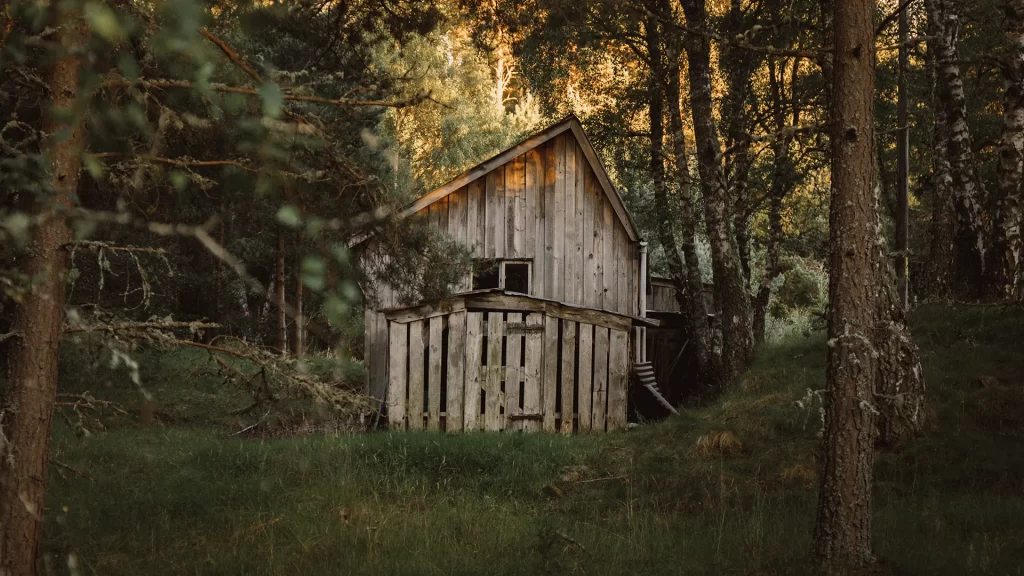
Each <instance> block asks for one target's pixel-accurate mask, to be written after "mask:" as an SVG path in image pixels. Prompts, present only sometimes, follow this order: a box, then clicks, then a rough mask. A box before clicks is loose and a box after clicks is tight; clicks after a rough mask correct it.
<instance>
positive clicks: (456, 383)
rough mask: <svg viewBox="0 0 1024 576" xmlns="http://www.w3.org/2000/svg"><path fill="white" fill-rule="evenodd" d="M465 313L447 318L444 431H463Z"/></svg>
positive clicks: (458, 313) (454, 314)
mask: <svg viewBox="0 0 1024 576" xmlns="http://www.w3.org/2000/svg"><path fill="white" fill-rule="evenodd" d="M465 367H466V312H464V311H462V312H455V313H453V314H451V315H450V316H448V382H446V386H447V393H446V394H445V396H446V398H445V399H446V400H447V404H446V405H445V414H446V415H445V431H446V432H459V431H461V430H462V429H463V424H462V422H463V417H464V412H463V410H464V408H463V405H462V404H463V398H464V394H465V384H464V383H465V379H466V371H465Z"/></svg>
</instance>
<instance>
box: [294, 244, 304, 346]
mask: <svg viewBox="0 0 1024 576" xmlns="http://www.w3.org/2000/svg"><path fill="white" fill-rule="evenodd" d="M300 241H301V234H300V233H296V235H295V246H296V248H298V247H299V242H300ZM295 252H296V254H299V253H300V251H299V250H298V249H296V251H295ZM296 262H297V265H296V267H295V355H296V356H302V355H303V354H305V353H306V319H305V317H303V314H302V301H303V296H304V292H305V291H306V287H305V286H304V285H303V282H302V261H301V259H297V260H296Z"/></svg>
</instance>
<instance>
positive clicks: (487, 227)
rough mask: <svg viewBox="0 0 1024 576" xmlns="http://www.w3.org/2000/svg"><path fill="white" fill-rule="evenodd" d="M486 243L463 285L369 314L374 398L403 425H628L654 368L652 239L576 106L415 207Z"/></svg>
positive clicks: (376, 283) (382, 292) (374, 283)
mask: <svg viewBox="0 0 1024 576" xmlns="http://www.w3.org/2000/svg"><path fill="white" fill-rule="evenodd" d="M405 215H406V216H408V217H414V218H422V219H423V220H425V221H426V222H428V223H429V224H430V225H433V226H436V227H437V228H438V229H440V230H442V231H443V232H445V233H447V234H449V235H450V236H451V237H453V238H455V239H457V240H458V241H459V242H460V243H463V244H464V245H466V246H468V247H470V248H471V250H472V256H473V266H472V269H471V270H466V273H465V277H464V278H463V281H462V282H461V285H459V286H458V287H457V288H456V290H455V294H454V295H453V296H452V297H450V298H447V299H445V300H442V301H433V302H419V303H415V304H413V305H406V306H402V305H401V304H400V303H399V302H398V301H396V299H395V290H394V289H393V287H391V286H389V285H388V284H387V282H386V281H385V280H384V279H372V280H371V281H370V282H369V283H370V284H371V285H370V286H368V287H364V289H368V290H372V291H373V294H374V295H375V296H376V298H375V299H374V300H375V301H376V302H378V303H379V304H378V306H377V308H376V309H372V310H370V309H368V310H367V312H366V351H365V357H366V366H367V373H368V380H369V391H370V393H371V394H372V395H373V396H375V397H377V398H379V399H381V400H384V401H386V411H387V414H388V421H389V424H390V426H391V427H392V428H397V429H429V430H445V431H462V430H545V431H562V432H592V431H593V432H596V431H605V430H616V429H621V428H624V427H625V426H626V421H627V410H628V406H627V404H628V388H629V382H630V374H631V373H632V372H633V371H634V370H635V369H636V368H637V367H638V366H639V367H641V368H642V367H643V366H644V360H645V358H646V357H645V351H644V348H645V339H644V336H643V333H644V330H645V328H646V327H649V326H656V325H657V322H656V321H652V320H649V319H647V318H646V304H645V300H646V294H647V289H646V285H645V284H646V283H645V277H646V244H645V243H643V242H641V239H640V236H639V234H638V232H637V228H636V225H635V223H634V222H633V219H632V217H631V216H630V214H629V212H628V211H627V210H626V207H625V205H624V204H623V202H622V198H621V197H620V196H619V193H618V192H617V191H616V190H615V187H614V186H613V185H612V183H611V181H610V180H609V178H608V175H607V173H606V172H605V170H604V168H603V167H602V165H601V162H600V160H599V159H598V157H597V154H596V153H595V151H594V148H593V147H592V146H591V144H590V142H589V141H588V139H587V136H586V134H584V132H583V129H582V127H581V125H580V123H579V120H578V119H577V118H576V117H575V116H569V117H567V118H566V119H564V120H562V121H561V122H558V123H556V124H554V125H553V126H550V127H549V128H547V129H545V130H543V131H541V132H539V133H537V134H535V135H533V136H531V137H530V138H528V139H526V140H524V141H523V142H521V143H519V144H517V145H515V146H513V147H512V148H509V149H508V150H505V151H504V152H502V153H500V154H498V155H496V156H494V157H493V158H490V159H489V160H487V161H485V162H483V163H481V164H479V165H478V166H476V167H474V168H472V169H470V170H469V171H467V172H465V173H464V174H462V175H460V176H458V177H457V178H455V179H454V180H452V181H451V182H448V183H447V184H445V185H443V186H441V187H439V188H437V189H435V190H432V191H430V192H429V193H427V194H425V195H423V196H422V197H421V198H419V199H418V200H416V201H415V202H413V203H412V204H411V205H410V206H409V207H408V208H407V209H406V210H405Z"/></svg>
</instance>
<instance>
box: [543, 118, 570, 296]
mask: <svg viewBox="0 0 1024 576" xmlns="http://www.w3.org/2000/svg"><path fill="white" fill-rule="evenodd" d="M565 143H566V137H565V135H562V136H559V137H557V138H555V192H554V195H553V196H552V198H551V203H552V209H553V212H552V217H553V220H552V222H553V233H552V236H551V238H550V239H549V241H550V242H551V251H552V258H551V260H552V262H551V269H550V270H548V273H549V274H550V275H551V294H548V295H547V297H548V298H551V299H553V300H559V301H562V300H565V236H566V235H565Z"/></svg>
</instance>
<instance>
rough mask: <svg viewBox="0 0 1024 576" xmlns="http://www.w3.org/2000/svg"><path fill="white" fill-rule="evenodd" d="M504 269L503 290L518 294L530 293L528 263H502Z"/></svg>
mask: <svg viewBox="0 0 1024 576" xmlns="http://www.w3.org/2000/svg"><path fill="white" fill-rule="evenodd" d="M502 264H503V265H504V267H505V290H508V291H509V292H519V293H520V294H529V293H530V263H529V262H503V263H502Z"/></svg>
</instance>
